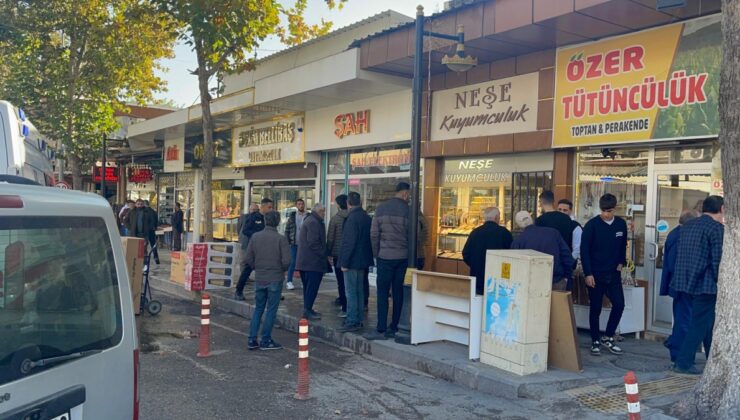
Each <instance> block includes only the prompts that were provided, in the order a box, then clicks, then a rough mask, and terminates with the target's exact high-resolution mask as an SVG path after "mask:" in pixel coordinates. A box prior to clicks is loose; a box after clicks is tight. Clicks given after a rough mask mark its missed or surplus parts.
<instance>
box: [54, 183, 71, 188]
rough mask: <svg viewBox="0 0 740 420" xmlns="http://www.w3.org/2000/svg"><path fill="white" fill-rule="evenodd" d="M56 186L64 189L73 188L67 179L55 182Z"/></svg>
mask: <svg viewBox="0 0 740 420" xmlns="http://www.w3.org/2000/svg"><path fill="white" fill-rule="evenodd" d="M54 186H55V187H57V188H61V189H63V190H69V189H71V187H70V186H69V184H68V183H67V181H57V183H56V184H54Z"/></svg>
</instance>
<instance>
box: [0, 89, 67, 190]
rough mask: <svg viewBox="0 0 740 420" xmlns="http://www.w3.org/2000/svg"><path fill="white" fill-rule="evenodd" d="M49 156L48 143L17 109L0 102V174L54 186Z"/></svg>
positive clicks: (5, 102)
mask: <svg viewBox="0 0 740 420" xmlns="http://www.w3.org/2000/svg"><path fill="white" fill-rule="evenodd" d="M52 156H53V151H52V148H51V147H50V145H49V142H47V141H46V140H44V139H43V138H42V136H41V135H40V134H39V132H38V130H37V129H36V127H35V126H34V125H33V124H32V123H31V122H30V121H29V120H28V119H27V118H26V115H25V113H24V112H23V110H21V109H20V108H16V107H15V106H13V105H12V104H11V103H10V102H7V101H0V174H2V175H15V176H20V177H23V178H27V179H31V180H33V181H35V182H37V183H39V184H41V185H47V186H51V185H54V167H53V165H52V163H51V158H52Z"/></svg>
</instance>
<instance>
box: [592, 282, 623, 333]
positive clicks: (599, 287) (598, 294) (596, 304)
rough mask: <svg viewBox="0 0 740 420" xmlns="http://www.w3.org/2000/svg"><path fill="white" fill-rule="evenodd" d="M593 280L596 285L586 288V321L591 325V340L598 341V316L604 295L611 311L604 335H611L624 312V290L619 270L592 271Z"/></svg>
mask: <svg viewBox="0 0 740 420" xmlns="http://www.w3.org/2000/svg"><path fill="white" fill-rule="evenodd" d="M594 280H595V281H596V285H595V286H594V287H589V288H588V299H589V301H590V309H589V312H588V321H589V324H590V327H591V341H599V339H600V338H601V337H600V334H599V331H600V328H599V318H600V316H601V306H602V303H603V301H604V295H606V297H608V298H609V301H610V302H611V303H612V311H611V313H610V314H609V321H608V322H607V324H606V331H605V335H606V336H607V337H613V336H614V333H615V332H616V331H617V327H618V326H619V321H621V320H622V313H623V312H624V291H623V290H622V275H621V273H620V272H619V271H614V272H607V273H594Z"/></svg>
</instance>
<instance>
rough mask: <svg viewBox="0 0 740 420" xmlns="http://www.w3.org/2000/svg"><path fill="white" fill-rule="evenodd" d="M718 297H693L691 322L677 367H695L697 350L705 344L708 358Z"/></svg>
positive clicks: (677, 360)
mask: <svg viewBox="0 0 740 420" xmlns="http://www.w3.org/2000/svg"><path fill="white" fill-rule="evenodd" d="M716 305H717V295H693V298H692V301H691V322H690V323H689V330H688V331H687V332H686V338H685V339H684V340H683V343H682V344H681V350H680V351H679V352H678V357H677V358H676V366H677V367H678V368H680V369H688V368H690V367H691V366H694V358H695V357H696V349H697V348H698V347H699V344H700V343H702V342H703V343H704V346H705V347H706V348H705V352H706V354H707V358H709V350H710V349H711V346H712V329H713V328H714V315H715V307H716Z"/></svg>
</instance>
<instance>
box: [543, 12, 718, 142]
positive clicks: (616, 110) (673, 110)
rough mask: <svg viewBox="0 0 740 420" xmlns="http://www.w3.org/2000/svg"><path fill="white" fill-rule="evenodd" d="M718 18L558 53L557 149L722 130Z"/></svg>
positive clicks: (690, 135)
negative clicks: (720, 123) (719, 100)
mask: <svg viewBox="0 0 740 420" xmlns="http://www.w3.org/2000/svg"><path fill="white" fill-rule="evenodd" d="M721 60H722V51H721V32H720V16H719V15H713V16H708V17H704V18H700V19H695V20H692V21H688V22H684V23H679V24H673V25H667V26H663V27H660V28H656V29H650V30H646V31H642V32H637V33H633V34H629V35H624V36H619V37H615V38H610V39H606V40H604V41H600V42H594V43H590V44H583V45H578V46H574V47H568V48H561V49H559V50H558V52H557V59H556V82H555V113H554V124H553V126H554V135H553V146H554V147H571V146H581V145H597V144H613V143H630V142H640V141H647V140H668V139H679V138H692V137H711V136H716V135H717V133H718V132H719V114H718V107H717V102H718V89H719V70H720V63H721Z"/></svg>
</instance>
